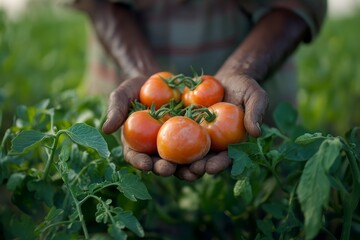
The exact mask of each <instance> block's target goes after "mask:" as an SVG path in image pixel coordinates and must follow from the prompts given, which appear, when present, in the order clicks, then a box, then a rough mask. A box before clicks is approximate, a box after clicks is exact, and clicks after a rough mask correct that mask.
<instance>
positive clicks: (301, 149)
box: [279, 139, 323, 161]
mask: <svg viewBox="0 0 360 240" xmlns="http://www.w3.org/2000/svg"><path fill="white" fill-rule="evenodd" d="M322 141H323V140H322V139H321V140H316V141H314V142H312V143H309V144H306V145H299V144H295V143H293V142H288V143H285V144H282V145H281V146H280V147H279V151H280V152H281V154H282V155H283V157H284V158H285V159H287V160H291V161H306V160H308V159H309V158H311V157H312V156H313V155H314V154H315V153H316V152H317V151H318V150H319V147H320V145H321V142H322Z"/></svg>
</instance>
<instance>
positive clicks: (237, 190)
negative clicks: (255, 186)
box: [234, 177, 253, 204]
mask: <svg viewBox="0 0 360 240" xmlns="http://www.w3.org/2000/svg"><path fill="white" fill-rule="evenodd" d="M234 196H235V197H241V198H242V199H244V201H245V202H246V203H247V204H249V203H250V202H251V200H252V198H253V192H252V188H251V185H250V181H249V178H247V177H246V178H244V179H239V180H237V181H236V183H235V186H234Z"/></svg>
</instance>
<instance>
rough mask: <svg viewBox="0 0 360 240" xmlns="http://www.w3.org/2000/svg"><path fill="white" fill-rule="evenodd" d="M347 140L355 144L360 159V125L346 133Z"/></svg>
mask: <svg viewBox="0 0 360 240" xmlns="http://www.w3.org/2000/svg"><path fill="white" fill-rule="evenodd" d="M346 138H347V140H348V141H349V142H350V143H352V144H354V150H355V154H356V157H357V158H358V159H360V127H354V128H352V129H351V130H350V131H348V132H347V133H346Z"/></svg>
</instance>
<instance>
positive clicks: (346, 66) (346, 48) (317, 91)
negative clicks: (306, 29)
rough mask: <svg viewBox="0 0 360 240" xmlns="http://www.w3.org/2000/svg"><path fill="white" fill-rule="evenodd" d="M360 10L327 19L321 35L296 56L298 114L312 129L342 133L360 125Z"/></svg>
mask: <svg viewBox="0 0 360 240" xmlns="http://www.w3.org/2000/svg"><path fill="white" fill-rule="evenodd" d="M359 20H360V11H357V12H356V14H354V15H350V16H346V17H343V18H340V19H339V18H334V19H333V18H328V19H326V21H325V23H324V27H323V29H322V30H321V32H320V35H319V36H318V37H317V38H316V39H314V41H313V42H311V43H310V44H307V45H306V46H303V47H301V48H300V49H299V51H298V53H297V54H296V59H297V66H298V75H299V83H300V92H299V105H300V106H299V113H300V115H301V118H302V120H303V122H304V124H305V125H306V126H307V127H309V128H311V129H317V130H322V131H329V132H332V133H334V134H343V133H344V132H345V131H347V130H348V129H349V127H350V126H355V125H359V124H360V111H357V110H355V111H354V106H356V105H357V103H358V102H359V101H360V85H359V81H360V70H359V68H358V66H359V64H360V57H359V56H360V48H359V47H358V39H359V36H360V29H359V28H358V22H359Z"/></svg>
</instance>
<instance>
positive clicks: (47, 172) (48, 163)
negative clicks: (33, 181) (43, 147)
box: [42, 132, 61, 180]
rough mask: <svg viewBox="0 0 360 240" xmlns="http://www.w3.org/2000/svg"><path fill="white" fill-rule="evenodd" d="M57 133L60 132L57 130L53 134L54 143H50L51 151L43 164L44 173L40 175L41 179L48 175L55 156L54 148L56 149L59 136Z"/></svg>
mask: <svg viewBox="0 0 360 240" xmlns="http://www.w3.org/2000/svg"><path fill="white" fill-rule="evenodd" d="M59 133H60V134H61V132H58V133H57V134H56V135H55V139H54V143H53V145H52V146H51V148H50V151H51V153H50V157H49V159H48V160H47V162H46V166H45V169H44V174H43V176H42V180H46V178H47V177H48V175H49V171H50V168H51V165H52V163H53V161H54V157H55V150H56V147H57V145H58V142H59V136H60V134H59Z"/></svg>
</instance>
